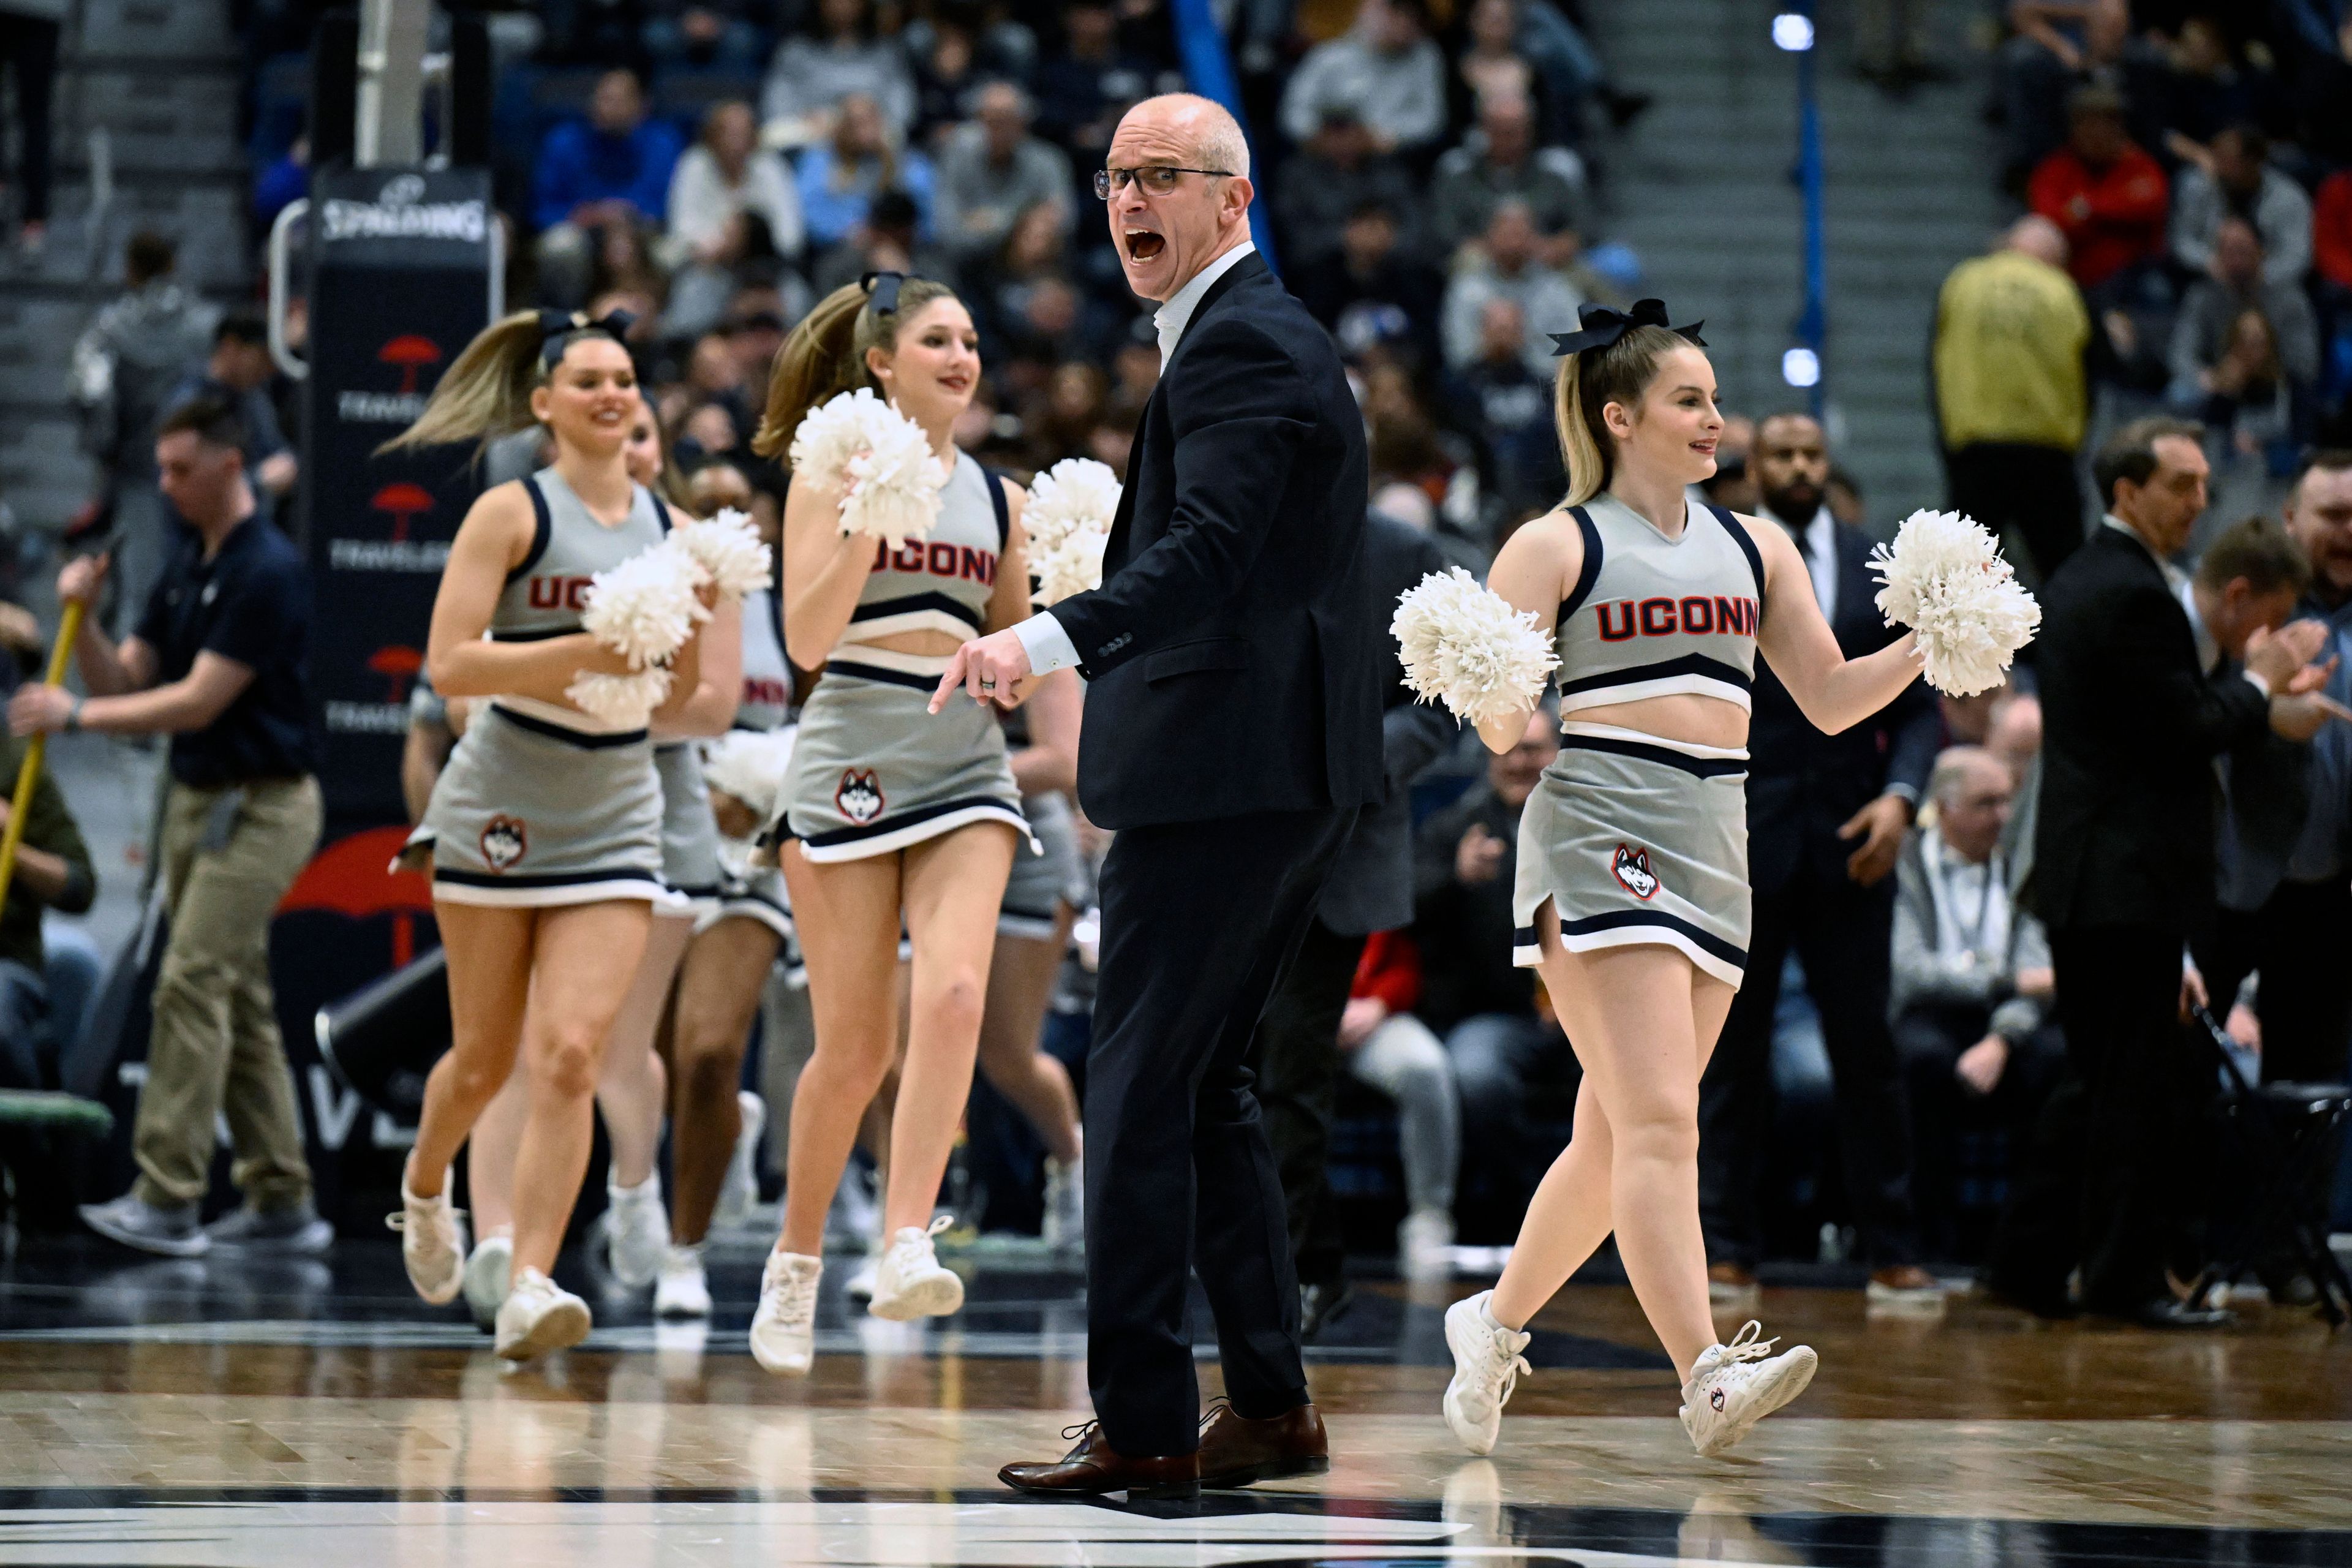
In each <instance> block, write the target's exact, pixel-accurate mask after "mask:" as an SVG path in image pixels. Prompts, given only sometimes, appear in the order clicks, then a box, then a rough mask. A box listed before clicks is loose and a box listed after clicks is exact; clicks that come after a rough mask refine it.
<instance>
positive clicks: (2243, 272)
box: [2168, 215, 2319, 426]
mask: <svg viewBox="0 0 2352 1568" xmlns="http://www.w3.org/2000/svg"><path fill="white" fill-rule="evenodd" d="M2209 265H2210V274H2211V275H2210V277H2206V278H2201V279H2198V281H2196V282H2195V283H2193V284H2191V285H2190V286H2189V293H2188V295H2187V297H2186V298H2184V299H2183V300H2181V301H2180V314H2179V316H2178V317H2177V318H2175V320H2174V322H2173V328H2172V352H2171V353H2170V355H2169V356H2168V369H2169V371H2170V372H2171V377H2172V382H2171V389H2170V391H2169V393H2168V401H2169V402H2170V403H2171V404H2172V406H2173V409H2174V411H2175V412H2176V413H2179V414H2183V415H2187V416H2190V417H2195V418H2202V419H2204V420H2205V421H2206V422H2207V423H2209V424H2211V425H2214V426H2226V425H2228V424H2229V422H2230V421H2229V418H2228V417H2227V416H2226V415H2224V416H2216V415H2215V414H2214V413H2212V412H2210V406H2211V403H2212V400H2214V399H2216V398H2219V399H2221V400H2222V401H2224V402H2227V403H2230V404H2232V405H2236V404H2241V403H2243V402H2244V401H2245V398H2244V397H2243V395H2242V393H2243V391H2244V389H2245V388H2246V387H2247V386H2248V385H2249V384H2255V385H2261V384H2268V385H2269V386H2270V390H2271V393H2272V394H2277V393H2288V394H2291V395H2303V394H2305V393H2307V392H2309V391H2310V390H2311V388H2312V386H2313V385H2314V384H2315V383H2316V382H2317V380H2318V378H2319V319H2318V317H2317V316H2316V315H2315V313H2314V312H2313V310H2312V309H2311V298H2310V296H2309V295H2307V294H2305V292H2304V291H2303V289H2302V288H2301V287H2300V286H2299V285H2297V284H2295V283H2293V282H2286V281H2278V280H2273V279H2270V278H2268V277H2267V276H2265V273H2266V268H2264V267H2263V242H2262V239H2261V237H2259V236H2258V235H2257V234H2255V232H2254V226H2253V225H2252V224H2250V223H2248V222H2247V221H2246V220H2245V219H2244V218H2242V217H2239V216H2235V215H2232V216H2227V217H2224V218H2223V219H2222V220H2221V225H2220V226H2219V227H2218V228H2217V229H2216V231H2215V233H2214V237H2213V246H2212V254H2211V257H2210V262H2209ZM2249 316H2252V317H2254V318H2257V319H2259V320H2260V321H2261V322H2262V331H2259V332H2257V331H2255V330H2254V329H2252V327H2250V326H2249V325H2248V324H2247V318H2248V317H2249ZM2265 338H2266V339H2267V342H2258V341H2257V340H2259V339H2265ZM2273 361H2275V362H2276V363H2275V368H2274V370H2273V368H2272V363H2271V362H2273ZM2256 397H2257V399H2258V400H2262V401H2269V400H2270V399H2269V397H2268V396H2267V395H2263V394H2261V393H2257V394H2256Z"/></svg>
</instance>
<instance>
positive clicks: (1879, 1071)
mask: <svg viewBox="0 0 2352 1568" xmlns="http://www.w3.org/2000/svg"><path fill="white" fill-rule="evenodd" d="M1748 466H1749V471H1750V472H1751V473H1752V474H1753V475H1754V476H1755V479H1756V483H1757V487H1758V489H1759V494H1760V496H1761V498H1762V511H1763V515H1765V516H1766V517H1769V518H1771V519H1772V520H1773V521H1777V522H1779V523H1780V525H1781V526H1783V527H1785V528H1786V529H1788V531H1790V534H1791V535H1792V536H1794V538H1795V540H1796V542H1797V547H1798V549H1799V550H1800V551H1801V552H1802V553H1803V555H1804V558H1805V566H1806V569H1807V571H1808V572H1809V573H1810V574H1811V577H1812V580H1813V594H1814V596H1815V597H1816V598H1817V599H1818V600H1819V601H1820V602H1821V606H1822V616H1823V617H1824V618H1825V619H1827V620H1828V622H1829V624H1830V627H1831V629H1832V631H1834V632H1835V633H1836V634H1837V640H1838V646H1839V647H1841V648H1842V649H1843V651H1844V654H1845V657H1846V658H1861V657H1862V656H1863V655H1864V654H1867V653H1870V652H1873V651H1874V650H1875V649H1877V648H1880V647H1885V645H1886V644H1887V643H1889V642H1892V641H1893V640H1894V639H1895V637H1898V636H1900V635H1901V632H1900V629H1899V628H1896V627H1892V626H1888V625H1887V624H1886V622H1885V617H1884V616H1881V615H1880V614H1879V613H1878V610H1877V608H1876V606H1875V605H1873V604H1872V603H1871V599H1872V595H1873V591H1874V590H1873V583H1872V579H1871V574H1870V540H1869V538H1868V536H1866V535H1865V534H1864V533H1863V531H1861V530H1860V529H1858V528H1851V527H1848V526H1847V525H1845V524H1843V523H1841V522H1839V521H1837V520H1836V519H1835V518H1833V517H1832V516H1831V515H1830V511H1829V508H1828V507H1827V506H1826V505H1825V504H1824V502H1823V492H1824V490H1825V489H1826V488H1827V486H1828V483H1829V472H1830V460H1829V448H1828V444H1827V442H1826V440H1825V439H1824V437H1823V436H1822V426H1821V425H1820V422H1819V421H1817V420H1815V419H1813V418H1812V417H1811V416H1809V415H1804V414H1776V415H1773V416H1770V417H1769V418H1767V419H1766V420H1765V421H1764V422H1763V424H1762V425H1760V426H1758V428H1757V432H1756V443H1755V447H1754V448H1753V450H1752V452H1751V454H1750V458H1749V465H1748ZM1753 701H1754V718H1753V721H1752V728H1751V729H1750V730H1749V731H1748V759H1749V760H1748V879H1749V881H1750V882H1751V883H1752V884H1753V885H1754V887H1755V890H1756V904H1755V933H1754V937H1753V940H1752V941H1751V942H1749V943H1748V981H1747V984H1744V985H1742V986H1741V987H1740V989H1739V994H1738V996H1736V997H1735V998H1733V1000H1732V1004H1731V1013H1730V1016H1729V1017H1728V1018H1727V1019H1726V1020H1725V1022H1724V1026H1723V1037H1722V1038H1721V1040H1720V1041H1719V1042H1718V1043H1717V1046H1716V1048H1715V1057H1714V1059H1713V1060H1712V1061H1711V1062H1710V1063H1709V1064H1708V1067H1707V1069H1706V1077H1705V1078H1704V1079H1702V1080H1701V1081H1700V1085H1699V1217H1700V1220H1701V1222H1702V1223H1703V1224H1704V1225H1705V1226H1706V1251H1707V1257H1708V1259H1709V1260H1710V1263H1711V1267H1710V1268H1709V1269H1708V1271H1707V1273H1708V1278H1709V1279H1710V1280H1711V1281H1712V1283H1713V1285H1714V1286H1715V1287H1716V1289H1717V1293H1718V1294H1720V1295H1722V1296H1724V1297H1726V1298H1727V1299H1730V1300H1737V1299H1738V1298H1739V1297H1740V1296H1742V1295H1744V1294H1745V1293H1746V1292H1747V1291H1748V1289H1752V1288H1753V1286H1754V1284H1755V1280H1756V1275H1755V1268H1756V1264H1757V1262H1758V1260H1759V1258H1760V1256H1761V1254H1762V1251H1763V1215H1762V1212H1761V1207H1760V1205H1759V1201H1758V1199H1759V1193H1760V1192H1761V1189H1762V1187H1763V1173H1764V1146H1765V1140H1766V1136H1767V1133H1768V1132H1769V1120H1770V1117H1771V1113H1772V1092H1771V1081H1770V1079H1771V1057H1772V1015H1773V1012H1774V1009H1775V1007H1776V1005H1777V1004H1778V1003H1779V1001H1780V970H1781V965H1782V961H1783V960H1784V959H1785V958H1786V956H1787V955H1788V953H1789V952H1790V950H1791V949H1792V948H1793V949H1794V951H1795V952H1796V953H1797V956H1798V958H1799V960H1800V961H1801V963H1803V965H1804V970H1805V985H1806V989H1807V990H1808V991H1809V992H1810V993H1811V995H1812V999H1813V1005H1814V1006H1815V1007H1816V1008H1817V1009H1818V1010H1819V1011H1820V1013H1821V1018H1822V1043H1823V1044H1824V1045H1825V1046H1826V1047H1828V1050H1829V1058H1830V1066H1831V1069H1832V1073H1833V1075H1834V1077H1835V1079H1836V1084H1837V1091H1836V1092H1837V1127H1838V1143H1839V1147H1840V1151H1841V1153H1842V1155H1843V1162H1844V1168H1845V1185H1846V1192H1847V1194H1848V1196H1849V1199H1850V1201H1851V1202H1852V1204H1853V1215H1854V1221H1855V1224H1856V1226H1857V1227H1858V1229H1859V1230H1860V1232H1861V1237H1862V1246H1863V1250H1864V1255H1865V1256H1866V1257H1867V1258H1869V1259H1870V1263H1871V1268H1872V1273H1871V1276H1870V1286H1869V1290H1870V1297H1871V1299H1872V1300H1878V1301H1895V1302H1916V1303H1932V1302H1934V1301H1937V1300H1940V1297H1939V1294H1938V1291H1937V1285H1936V1282H1935V1280H1934V1279H1933V1278H1931V1277H1930V1276H1929V1275H1928V1274H1927V1271H1926V1270H1924V1269H1922V1268H1920V1267H1919V1257H1918V1236H1917V1226H1916V1220H1915V1218H1914V1216H1913V1213H1912V1206H1911V1190H1910V1175H1911V1155H1910V1148H1909V1139H1908V1135H1907V1127H1908V1123H1907V1122H1906V1119H1905V1115H1904V1110H1903V1093H1902V1088H1901V1084H1900V1081H1899V1079H1898V1074H1897V1068H1896V1064H1895V1042H1894V1038H1893V1037H1892V1036H1891V1034H1890V1033H1889V1032H1888V1028H1887V1022H1886V998H1887V984H1888V960H1889V952H1890V951H1891V942H1892V939H1893V934H1894V927H1895V881H1894V878H1893V876H1892V875H1891V873H1892V872H1893V871H1894V869H1895V858H1896V857H1897V856H1898V855H1899V854H1900V852H1901V851H1902V848H1903V837H1904V835H1905V834H1906V832H1908V831H1909V829H1910V826H1911V818H1912V815H1913V813H1914V811H1915V809H1916V806H1917V805H1918V802H1919V799H1920V797H1921V795H1923V794H1924V793H1925V791H1926V789H1927V776H1928V773H1929V772H1930V770H1931V769H1933V767H1934V766H1935V762H1936V749H1937V742H1938V740H1939V738H1940V736H1939V732H1938V731H1939V724H1938V721H1937V710H1936V699H1935V694H1934V693H1933V692H1931V691H1929V690H1928V689H1927V687H1925V686H1924V685H1919V684H1914V685H1912V686H1911V687H1909V688H1907V689H1906V690H1905V691H1904V693H1903V695H1902V696H1900V697H1898V698H1896V699H1895V701H1894V702H1893V703H1891V704H1890V705H1889V706H1888V707H1887V708H1886V709H1885V710H1883V711H1882V712H1880V713H1879V714H1877V715H1876V716H1875V717H1874V718H1872V719H1869V720H1866V721H1864V722H1862V723H1859V724H1856V725H1854V726H1853V728H1852V729H1849V730H1847V731H1843V733H1841V734H1836V735H1825V734H1823V733H1822V731H1819V730H1817V729H1815V728H1814V727H1813V725H1812V723H1811V721H1809V720H1807V719H1806V718H1805V716H1804V715H1803V714H1802V713H1801V712H1800V711H1799V710H1798V708H1797V704H1796V701H1795V700H1794V699H1792V698H1791V697H1790V695H1789V692H1788V689H1787V688H1785V687H1783V686H1782V685H1781V684H1780V681H1779V680H1778V679H1776V678H1775V677H1774V676H1773V675H1772V673H1771V671H1769V669H1765V668H1760V667H1759V669H1758V670H1757V672H1756V685H1755V689H1754V694H1753Z"/></svg>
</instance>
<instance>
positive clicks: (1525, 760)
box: [1413, 709, 1581, 1237]
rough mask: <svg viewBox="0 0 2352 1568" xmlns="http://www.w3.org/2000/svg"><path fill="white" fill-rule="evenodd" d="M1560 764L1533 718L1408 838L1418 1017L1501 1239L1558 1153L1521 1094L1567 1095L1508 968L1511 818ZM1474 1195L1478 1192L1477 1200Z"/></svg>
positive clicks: (1540, 1012)
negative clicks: (1454, 1093)
mask: <svg viewBox="0 0 2352 1568" xmlns="http://www.w3.org/2000/svg"><path fill="white" fill-rule="evenodd" d="M1558 755H1559V714H1558V713H1556V712H1552V711H1549V710H1546V709H1538V710H1537V711H1536V712H1535V713H1533V714H1531V715H1529V716H1528V728H1527V733H1526V734H1525V735H1524V736H1522V737H1521V739H1520V741H1519V743H1518V744H1517V745H1516V746H1514V747H1512V748H1511V749H1510V750H1509V751H1507V752H1503V753H1502V754H1500V755H1499V756H1495V757H1492V758H1489V759H1488V761H1487V763H1486V777H1485V778H1484V779H1482V780H1480V781H1479V782H1478V783H1477V784H1473V785H1471V786H1470V789H1469V791H1468V793H1467V794H1465V795H1463V796H1462V798H1461V799H1460V800H1458V801H1456V802H1454V805H1450V806H1448V807H1446V808H1445V809H1444V810H1443V811H1439V812H1436V813H1434V814H1433V815H1432V816H1430V817H1429V818H1428V819H1427V820H1426V821H1424V822H1423V824H1422V825H1421V828H1420V830H1419V831H1418V832H1417V833H1416V834H1415V836H1414V861H1413V940H1414V942H1415V943H1416V944H1417V945H1418V946H1419V948H1420V949H1421V958H1422V999H1421V1007H1420V1014H1421V1016H1422V1017H1423V1019H1424V1020H1426V1021H1427V1022H1428V1024H1429V1025H1430V1026H1431V1027H1432V1028H1433V1029H1436V1030H1438V1031H1439V1032H1440V1033H1441V1034H1442V1035H1443V1036H1444V1039H1445V1051H1446V1055H1447V1056H1449V1057H1451V1058H1453V1062H1454V1083H1455V1084H1456V1086H1458V1087H1459V1089H1460V1090H1461V1093H1462V1124H1463V1125H1464V1126H1465V1127H1469V1128H1473V1129H1475V1130H1476V1133H1477V1136H1475V1138H1473V1139H1471V1140H1470V1141H1469V1142H1468V1143H1467V1144H1466V1145H1465V1147H1464V1150H1463V1165H1462V1177H1463V1185H1464V1186H1465V1188H1469V1189H1472V1190H1473V1191H1474V1193H1475V1194H1476V1196H1477V1198H1478V1201H1477V1202H1476V1203H1475V1204H1474V1205H1471V1206H1469V1207H1465V1209H1464V1210H1463V1211H1462V1212H1463V1213H1464V1215H1465V1216H1466V1215H1473V1214H1475V1215H1479V1216H1481V1218H1482V1219H1483V1221H1484V1222H1485V1224H1486V1226H1488V1228H1489V1230H1490V1231H1491V1233H1493V1234H1494V1235H1496V1237H1507V1236H1509V1235H1510V1234H1511V1232H1512V1231H1513V1230H1514V1229H1516V1228H1517V1225H1518V1221H1519V1215H1521V1214H1522V1213H1524V1212H1525V1211H1526V1207H1527V1201H1528V1197H1529V1196H1530V1195H1531V1194H1533V1193H1534V1192H1535V1187H1536V1183H1537V1182H1538V1181H1539V1180H1540V1179H1541V1178H1542V1176H1543V1173H1544V1172H1545V1170H1547V1169H1548V1168H1549V1166H1550V1164H1551V1162H1552V1159H1553V1157H1554V1156H1555V1155H1557V1154H1558V1153H1559V1143H1558V1142H1556V1141H1555V1140H1554V1139H1552V1138H1551V1137H1549V1136H1547V1135H1545V1134H1544V1133H1543V1131H1542V1130H1540V1129H1538V1128H1537V1127H1536V1126H1534V1125H1533V1124H1532V1121H1533V1119H1532V1118H1531V1116H1530V1114H1529V1112H1530V1110H1531V1107H1530V1103H1529V1100H1530V1091H1531V1090H1533V1089H1537V1088H1538V1087H1541V1088H1545V1089H1558V1090H1562V1091H1565V1090H1569V1089H1573V1088H1574V1087H1575V1086H1576V1084H1577V1083H1578V1081H1579V1080H1580V1076H1581V1075H1580V1072H1579V1070H1578V1068H1577V1065H1576V1057H1575V1053H1574V1052H1572V1051H1570V1049H1569V1045H1568V1037H1567V1036H1565V1035H1563V1034H1562V1033H1561V1032H1560V1028H1559V1021H1558V1020H1557V1019H1556V1018H1555V1017H1553V1016H1552V1015H1551V1013H1550V1011H1549V1008H1539V1006H1538V998H1537V994H1536V984H1535V975H1534V971H1532V970H1527V969H1519V968H1516V967H1514V966H1513V964H1512V963H1511V940H1512V931H1513V921H1512V919H1511V879H1512V875H1513V872H1512V866H1513V863H1514V859H1515V858H1516V855H1517V843H1518V836H1519V813H1520V810H1521V808H1522V807H1524V806H1525V805H1527V800H1528V795H1530V794H1532V793H1533V792H1534V790H1535V787H1536V781H1537V780H1538V779H1539V778H1541V777H1542V776H1543V771H1544V769H1545V768H1547V767H1549V766H1550V765H1551V761H1552V759H1553V758H1554V757H1556V756H1558ZM1480 1189H1483V1190H1480Z"/></svg>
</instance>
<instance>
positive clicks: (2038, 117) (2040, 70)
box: [2000, 0, 2131, 189]
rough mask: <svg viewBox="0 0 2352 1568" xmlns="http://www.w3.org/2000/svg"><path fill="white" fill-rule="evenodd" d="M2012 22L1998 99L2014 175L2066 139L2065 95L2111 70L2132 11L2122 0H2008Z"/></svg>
mask: <svg viewBox="0 0 2352 1568" xmlns="http://www.w3.org/2000/svg"><path fill="white" fill-rule="evenodd" d="M2009 24H2010V26H2011V27H2012V28H2014V29H2015V36H2014V37H2011V39H2010V40H2009V42H2008V44H2007V45H2006V46H2004V47H2002V49H2001V52H2000V87H2001V93H2000V105H2001V119H2002V123H2003V125H2004V127H2005V128H2006V140H2007V142H2008V143H2009V157H2008V161H2007V162H2008V169H2007V174H2008V177H2009V178H2010V179H2011V180H2013V179H2015V178H2017V177H2020V176H2021V175H2023V174H2025V173H2026V172H2027V171H2029V170H2032V169H2033V168H2034V167H2035V166H2036V165H2038V164H2039V163H2042V160H2043V159H2045V158H2047V157H2048V156H2049V155H2050V154H2051V153H2053V152H2054V151H2055V150H2056V149H2057V147H2058V145H2059V143H2060V142H2063V141H2064V140H2065V139H2066V136H2067V125H2066V121H2065V118H2063V117H2064V116H2069V115H2071V113H2072V100H2071V99H2070V98H2069V96H2068V95H2069V94H2070V93H2071V92H2073V91H2075V90H2078V89H2081V88H2082V87H2084V85H2085V84H2087V83H2090V82H2093V81H2097V80H2100V79H2102V78H2103V77H2105V75H2108V74H2110V73H2112V71H2113V69H2114V68H2115V67H2116V62H2117V61H2118V60H2120V59H2121V58H2122V56H2123V52H2124V49H2125V47H2126V45H2127V44H2128V43H2129V42H2130V39H2131V12H2130V7H2129V6H2128V5H2126V0H2010V5H2009ZM2116 112H2117V114H2118V116H2120V115H2121V113H2122V105H2121V101H2120V100H2118V102H2117V106H2116ZM2011 188H2012V189H2013V188H2014V186H2013V185H2012V186H2011Z"/></svg>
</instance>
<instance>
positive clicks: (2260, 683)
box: [1023, 638, 2271, 697]
mask: <svg viewBox="0 0 2352 1568" xmlns="http://www.w3.org/2000/svg"><path fill="white" fill-rule="evenodd" d="M1023 640H1024V641H1025V640H1027V639H1025V638H1024V639H1023ZM2238 673H2239V674H2240V675H2242V676H2244V677H2245V678H2246V679H2247V680H2248V681H2249V682H2251V683H2252V686H2253V689H2255V690H2257V691H2259V692H2261V693H2262V694H2263V696H2264V697H2268V696H2269V695H2270V694H2271V683H2270V682H2269V681H2267V680H2264V679H2263V678H2262V677H2261V676H2259V675H2256V674H2255V673H2254V672H2253V671H2252V670H2251V669H2242V670H2240V671H2238Z"/></svg>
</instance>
